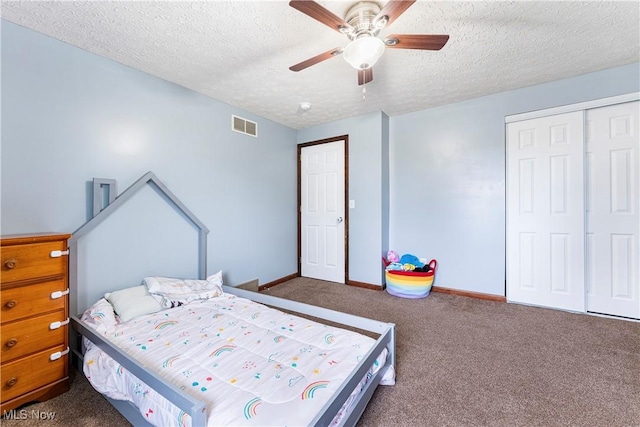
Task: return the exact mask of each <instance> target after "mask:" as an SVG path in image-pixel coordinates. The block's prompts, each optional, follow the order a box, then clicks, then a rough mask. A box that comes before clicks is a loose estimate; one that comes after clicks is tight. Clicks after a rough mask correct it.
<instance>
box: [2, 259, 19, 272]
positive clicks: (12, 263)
mask: <svg viewBox="0 0 640 427" xmlns="http://www.w3.org/2000/svg"><path fill="white" fill-rule="evenodd" d="M16 265H18V261H17V260H16V259H15V258H11V259H8V260H6V261H5V262H4V266H5V267H7V269H8V270H11V269H13V268H16Z"/></svg>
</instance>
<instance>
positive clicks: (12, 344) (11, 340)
mask: <svg viewBox="0 0 640 427" xmlns="http://www.w3.org/2000/svg"><path fill="white" fill-rule="evenodd" d="M16 344H18V338H11V339H10V340H9V341H7V344H6V346H7V347H13V346H14V345H16Z"/></svg>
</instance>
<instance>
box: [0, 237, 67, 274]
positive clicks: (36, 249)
mask: <svg viewBox="0 0 640 427" xmlns="http://www.w3.org/2000/svg"><path fill="white" fill-rule="evenodd" d="M66 249H67V248H66V242H65V241H57V242H44V243H33V244H29V245H11V246H2V255H1V256H0V259H1V265H0V270H1V271H2V283H3V284H4V283H7V282H14V281H17V280H24V279H34V278H38V277H49V276H57V275H62V274H65V273H66V271H67V267H66V266H67V257H66V256H60V257H51V252H53V251H64V250H66Z"/></svg>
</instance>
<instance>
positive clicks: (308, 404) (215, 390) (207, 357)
mask: <svg viewBox="0 0 640 427" xmlns="http://www.w3.org/2000/svg"><path fill="white" fill-rule="evenodd" d="M109 311H111V312H109ZM82 320H83V321H85V322H86V323H88V324H89V325H90V326H92V327H94V329H96V330H97V331H98V332H100V333H101V334H103V335H104V336H105V337H106V338H108V339H109V340H110V341H111V342H113V343H115V344H116V345H117V346H118V347H120V348H121V349H123V350H124V351H125V352H126V353H128V354H129V355H131V356H133V357H134V358H136V359H137V360H139V361H140V362H141V363H143V364H144V365H146V366H148V368H149V370H152V371H153V372H154V373H155V374H156V375H157V376H159V377H162V378H164V379H166V380H168V381H170V382H172V383H173V384H177V385H178V386H179V387H180V388H181V389H183V390H186V391H188V392H189V393H191V394H193V395H194V396H196V397H197V398H198V399H200V400H203V401H206V402H207V407H208V411H209V414H208V425H209V426H213V425H234V426H269V425H278V426H284V425H289V426H297V425H308V424H309V423H310V421H311V420H312V419H313V418H314V416H315V415H316V414H317V413H318V412H319V411H320V410H321V408H322V407H323V406H324V404H325V403H326V402H327V401H328V400H329V398H330V397H331V395H332V394H333V393H334V392H335V391H336V390H337V389H338V387H339V386H340V384H341V383H342V382H343V380H344V379H345V378H347V377H348V376H349V373H350V372H351V371H352V370H353V369H354V368H355V366H356V365H357V364H358V363H359V361H360V360H361V359H362V358H363V357H364V356H365V355H366V353H367V352H368V351H369V349H370V348H371V347H372V346H373V345H374V340H373V339H372V338H369V337H366V336H364V335H361V334H358V333H355V332H351V331H347V330H344V329H339V328H334V327H330V326H326V325H323V324H320V323H317V322H313V321H310V320H307V319H304V318H302V317H298V316H294V315H291V314H288V313H284V312H281V311H278V310H275V309H272V308H269V307H267V306H264V305H262V304H259V303H255V302H253V301H250V300H247V299H244V298H239V297H236V296H234V295H230V294H223V295H222V296H219V297H216V298H212V299H209V300H203V301H195V302H192V303H190V304H187V305H183V306H180V307H177V308H172V309H168V310H163V311H160V312H157V313H154V314H149V315H144V316H140V317H138V318H135V319H133V320H130V321H129V322H126V323H122V324H119V323H117V322H116V321H115V317H114V314H113V309H112V307H111V305H110V304H109V303H108V302H106V301H105V300H104V299H101V300H100V301H98V302H97V303H96V304H94V305H93V306H92V307H91V308H90V309H88V310H87V311H86V312H85V313H84V315H83V317H82ZM84 345H85V347H86V351H85V356H84V372H85V375H86V376H87V378H88V379H89V381H90V382H91V384H92V385H93V387H94V388H95V389H96V390H98V391H99V392H101V393H103V394H105V395H107V396H109V397H111V398H113V399H118V400H129V401H131V402H133V403H134V404H135V405H136V406H137V407H138V408H139V409H140V412H141V413H142V414H143V416H144V417H145V418H146V419H147V420H148V421H149V422H150V423H151V424H154V425H157V426H169V425H171V426H189V425H190V421H191V419H190V417H189V416H187V415H186V414H185V413H184V412H182V411H180V410H179V409H178V408H176V407H175V406H173V405H172V404H171V403H170V402H168V401H167V400H166V399H164V398H163V397H162V396H160V395H159V394H157V393H156V392H155V391H154V390H153V389H151V388H149V387H148V386H146V385H145V384H144V383H142V382H141V381H139V380H138V379H137V378H136V377H134V376H133V375H131V374H129V373H128V372H126V371H124V370H123V369H122V367H121V366H120V365H119V364H118V363H117V362H115V361H114V360H113V359H111V358H110V357H109V356H108V355H106V354H105V353H103V352H102V351H101V350H100V349H99V348H98V347H97V346H95V345H93V344H92V343H91V342H90V341H88V340H86V339H84ZM385 359H386V350H385V351H384V352H383V354H381V355H380V356H379V357H378V359H377V360H376V362H375V363H374V366H372V367H371V369H370V370H369V374H368V375H367V376H366V377H365V378H363V379H362V381H361V382H360V384H359V386H358V388H357V389H356V390H354V392H353V394H352V396H351V398H350V399H349V400H348V401H347V403H345V407H346V405H347V404H349V403H350V402H351V401H353V400H354V399H355V396H356V395H357V393H358V392H359V391H360V390H361V389H362V386H363V385H364V384H365V383H366V380H367V379H368V378H369V377H370V376H371V375H373V374H374V373H375V372H376V371H377V370H378V369H379V367H381V366H383V365H384V361H385ZM345 407H343V410H341V411H340V413H338V415H337V416H336V418H335V419H334V420H333V422H334V423H337V422H339V420H340V418H341V415H342V413H343V411H344V409H345Z"/></svg>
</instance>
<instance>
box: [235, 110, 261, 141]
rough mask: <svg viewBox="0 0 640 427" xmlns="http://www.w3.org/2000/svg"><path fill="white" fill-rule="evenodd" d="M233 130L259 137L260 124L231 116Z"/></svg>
mask: <svg viewBox="0 0 640 427" xmlns="http://www.w3.org/2000/svg"><path fill="white" fill-rule="evenodd" d="M231 129H232V130H233V131H235V132H240V133H244V134H245V135H251V136H254V137H257V136H258V124H257V123H256V122H252V121H251V120H247V119H243V118H242V117H238V116H234V115H231Z"/></svg>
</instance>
